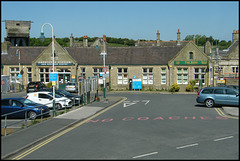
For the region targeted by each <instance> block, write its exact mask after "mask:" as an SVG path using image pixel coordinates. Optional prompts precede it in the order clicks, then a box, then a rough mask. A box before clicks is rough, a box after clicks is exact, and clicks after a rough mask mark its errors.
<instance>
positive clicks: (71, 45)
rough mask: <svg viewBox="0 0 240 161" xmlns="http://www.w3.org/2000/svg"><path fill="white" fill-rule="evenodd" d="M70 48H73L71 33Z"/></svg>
mask: <svg viewBox="0 0 240 161" xmlns="http://www.w3.org/2000/svg"><path fill="white" fill-rule="evenodd" d="M70 47H73V35H72V33H71V36H70Z"/></svg>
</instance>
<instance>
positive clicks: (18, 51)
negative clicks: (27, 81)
mask: <svg viewBox="0 0 240 161" xmlns="http://www.w3.org/2000/svg"><path fill="white" fill-rule="evenodd" d="M16 56H18V65H19V67H18V68H19V70H18V71H19V76H20V75H21V73H20V71H21V70H20V67H21V64H20V60H21V52H20V49H17V50H16ZM18 78H20V77H18ZM21 78H22V76H21ZM15 80H16V79H15ZM15 82H16V81H15ZM22 84H23V82H22ZM15 85H16V84H15ZM19 91H20V79H19Z"/></svg>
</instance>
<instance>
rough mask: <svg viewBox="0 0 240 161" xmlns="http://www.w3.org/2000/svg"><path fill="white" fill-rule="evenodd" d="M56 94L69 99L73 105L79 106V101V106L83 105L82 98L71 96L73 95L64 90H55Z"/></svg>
mask: <svg viewBox="0 0 240 161" xmlns="http://www.w3.org/2000/svg"><path fill="white" fill-rule="evenodd" d="M56 93H57V94H58V95H60V96H63V97H67V98H69V99H71V100H72V102H73V103H74V105H79V101H80V104H82V103H83V96H77V95H73V94H71V93H69V92H67V91H65V90H61V89H58V90H56Z"/></svg>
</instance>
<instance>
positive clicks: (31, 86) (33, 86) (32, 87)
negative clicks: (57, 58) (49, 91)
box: [26, 82, 47, 93]
mask: <svg viewBox="0 0 240 161" xmlns="http://www.w3.org/2000/svg"><path fill="white" fill-rule="evenodd" d="M43 88H47V87H46V85H45V84H44V83H42V82H29V83H28V85H27V87H26V90H27V93H29V92H37V91H38V90H39V89H43Z"/></svg>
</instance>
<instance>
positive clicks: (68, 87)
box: [65, 82, 78, 92]
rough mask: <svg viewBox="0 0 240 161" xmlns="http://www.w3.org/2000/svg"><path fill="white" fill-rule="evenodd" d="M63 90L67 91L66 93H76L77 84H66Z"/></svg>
mask: <svg viewBox="0 0 240 161" xmlns="http://www.w3.org/2000/svg"><path fill="white" fill-rule="evenodd" d="M65 90H66V91H68V92H77V91H78V86H77V83H75V82H68V83H67V84H66V86H65Z"/></svg>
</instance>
